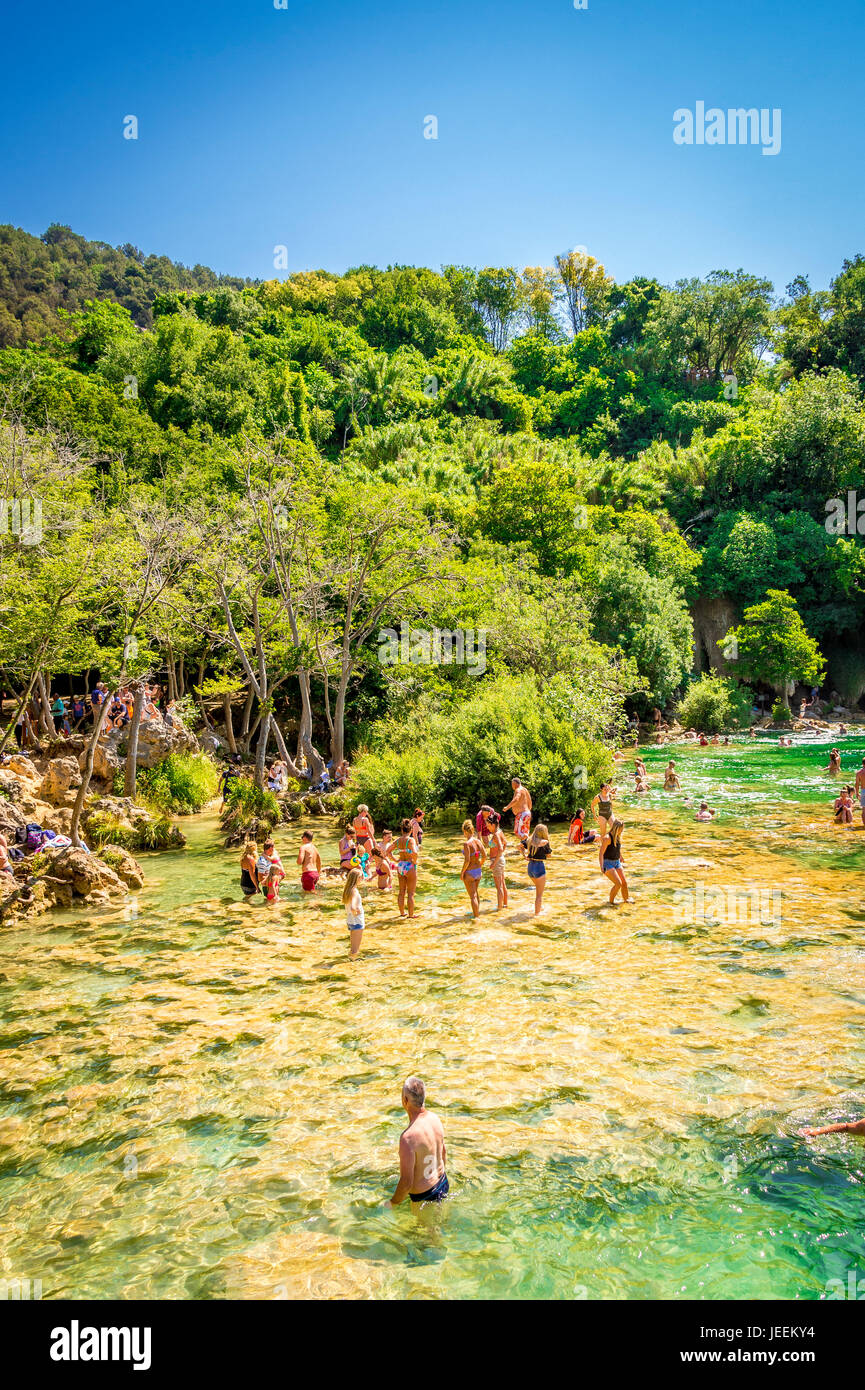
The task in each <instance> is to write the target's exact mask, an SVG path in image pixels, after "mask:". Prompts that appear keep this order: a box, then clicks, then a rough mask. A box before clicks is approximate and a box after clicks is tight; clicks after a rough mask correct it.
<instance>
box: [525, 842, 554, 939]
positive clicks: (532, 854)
mask: <svg viewBox="0 0 865 1390" xmlns="http://www.w3.org/2000/svg"><path fill="white" fill-rule="evenodd" d="M552 852H553V847H552V845H551V844H550V834H549V831H548V830H547V827H546V826H545V825H536V826H535V828H534V830H533V831H532V833H531V836H530V837H529V844H528V853H527V855H526V868H527V870H528V874H529V878H530V879H531V880H532V882H533V883H534V885H535V916H536V917H537V916H539V915H540V912H541V908H542V907H543V903H544V889H545V888H546V886H547V865H546V861H547V859H548V858H549V857H550V855H551V854H552Z"/></svg>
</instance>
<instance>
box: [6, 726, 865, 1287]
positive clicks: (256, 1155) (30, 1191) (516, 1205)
mask: <svg viewBox="0 0 865 1390" xmlns="http://www.w3.org/2000/svg"><path fill="white" fill-rule="evenodd" d="M841 746H842V749H843V753H844V777H843V779H842V780H843V781H845V782H846V781H852V776H853V770H854V769H855V767H856V766H858V765H859V762H860V761H861V757H862V755H863V753H865V739H860V740H859V741H858V742H857V741H856V740H855V739H850V740H846V741H844V742H843V743H842V744H841ZM828 747H829V745H828V744H819V745H816V746H815V745H814V744H812V743H808V744H807V745H804V746H802V747H796V748H794V749H792V750H782V749H779V748H777V747H774V748H773V747H771V746H767V745H760V746H757V747H755V746H754V744H753V743H737V744H736V745H735V746H734V747H732V748H730V749H720V748H714V749H704V750H698V749H683V748H681V747H676V748H675V749H674V750H673V756H674V757H675V759H676V762H677V765H678V766H679V767H680V774H681V776H682V781H683V788H684V791H685V792H686V793H690V794H691V796H692V797H695V798H696V799H697V801H699V799H700V797H701V796H703V795H705V796H706V798H707V799H708V800H709V801H710V803H711V804H712V805H713V806H716V807H718V809H719V813H720V814H719V817H718V819H717V821H716V822H715V823H713V824H711V825H701V824H697V823H695V822H694V820H693V811H694V807H693V805H691V806H690V807H689V806H686V805H685V803H684V800H683V798H682V797H678V796H674V797H671V796H669V795H665V794H664V793H662V792H660V791H659V790H658V789H657V780H658V779H657V773H658V770H659V768H660V767H661V766H662V765H663V764H664V763H665V762H666V760H667V757H668V756H669V751H668V750H667V749H658V750H650V751H648V752H647V754H646V760H647V763H648V764H649V771H650V777H652V779H653V782H654V783H655V786H654V787H653V791H652V792H651V794H650V795H649V796H646V797H642V798H634V797H633V796H629V795H624V788H625V786H627V784H628V783H627V780H626V779H625V777H624V776H620V778H619V781H620V784H621V786H622V787H623V796H622V799H621V802H620V808H621V810H622V812H623V815H624V819H625V822H626V827H627V829H626V841H625V843H626V863H627V866H628V872H629V876H630V878H631V882H632V887H633V889H634V893H635V902H634V905H633V907H631V908H627V909H619V910H618V911H613V912H610V911H609V910H605V909H604V908H603V906H602V904H603V901H604V897H605V890H604V886H603V883H602V881H601V880H600V878H599V876H598V874H597V866H596V864H595V863H594V862H593V858H592V856H591V854H590V853H583V854H582V855H580V854H578V853H577V852H575V851H568V850H567V849H566V848H565V847H564V844H563V833H562V831H561V830H560V829H559V828H557V829H556V832H555V833H554V836H553V843H554V851H555V852H554V856H553V859H552V861H551V864H550V871H549V887H548V889H547V900H548V910H547V912H546V913H545V915H544V916H543V917H541V918H540V919H535V918H534V917H533V916H532V915H531V913H530V910H529V899H530V894H529V890H528V884H527V880H526V879H525V876H524V873H523V871H522V868H521V866H520V865H519V864H518V862H514V863H513V864H512V872H511V874H510V875H509V884H510V888H511V895H512V902H511V905H510V906H509V908H508V909H506V910H505V911H504V912H503V913H501V914H495V913H493V912H492V911H491V910H490V909H491V907H492V905H493V904H494V898H493V897H492V895H491V889H490V885H489V883H488V882H486V883H485V884H484V889H483V898H484V912H483V914H482V916H481V918H480V920H479V922H478V923H477V924H474V923H472V921H471V919H470V918H468V917H467V915H466V911H465V899H464V896H463V895H462V890H461V889H460V887H459V884H458V883H457V882H456V880H455V870H456V867H457V864H458V838H459V837H458V836H456V837H455V836H454V835H453V833H451V832H450V831H447V832H446V831H444V830H441V831H437V832H431V833H430V835H429V836H428V837H427V841H426V844H425V850H426V856H425V860H424V865H423V871H422V874H421V883H420V891H419V902H420V910H421V916H420V918H419V920H418V922H417V923H416V924H411V925H409V924H406V923H400V921H399V919H398V917H396V914H395V912H394V909H393V905H392V903H391V902H390V901H389V900H387V899H381V898H376V897H375V895H370V897H369V899H368V904H367V915H368V919H369V920H370V921H371V923H372V926H371V928H370V930H369V931H368V932H367V933H366V940H365V942H364V954H363V958H362V960H361V962H360V963H359V964H358V965H356V966H349V964H348V963H347V960H346V941H345V935H344V917H343V913H342V909H341V906H340V905H339V903H338V900H337V894H336V893H335V892H334V891H333V890H332V889H328V890H325V893H324V896H323V898H322V900H321V901H320V902H315V903H313V902H311V901H310V900H309V899H307V898H305V897H304V896H303V895H302V894H301V893H300V890H299V888H298V887H297V886H296V885H295V883H294V881H293V877H292V875H291V874H290V877H289V880H288V883H287V885H286V888H285V895H284V901H283V902H282V903H281V904H280V906H279V907H278V908H277V909H267V908H266V907H265V905H264V904H263V903H261V904H257V905H256V906H253V907H250V906H248V905H245V904H241V903H239V902H238V900H237V898H238V894H237V874H238V870H237V866H236V863H235V859H236V856H235V855H228V856H227V855H225V854H224V853H223V852H222V851H221V850H220V849H219V848H218V845H217V842H216V839H215V833H214V823H213V821H212V820H211V819H210V818H207V817H204V818H200V819H198V820H197V821H196V822H195V823H193V824H191V825H190V826H189V830H190V848H189V849H188V851H186V852H185V853H184V854H182V855H174V856H169V855H165V856H155V857H151V858H149V859H148V860H147V861H146V863H145V868H146V871H147V873H148V884H147V887H146V889H145V891H144V892H142V893H141V894H139V895H138V898H137V899H136V900H135V901H133V902H131V903H129V904H127V905H126V906H125V907H124V908H123V909H122V910H121V911H106V912H102V913H100V914H94V915H93V916H91V917H90V918H86V917H84V916H82V915H81V914H80V913H75V912H69V913H63V914H58V915H57V917H56V918H54V919H52V920H51V921H50V922H42V923H39V924H35V925H33V926H30V927H21V928H15V929H10V930H8V931H6V932H4V934H3V936H2V938H0V1005H2V1017H3V1023H2V1029H0V1219H2V1221H3V1229H4V1243H3V1261H4V1270H5V1277H14V1276H18V1277H22V1278H23V1277H31V1278H41V1279H42V1283H43V1296H44V1297H46V1298H48V1297H92V1298H106V1297H173V1298H188V1297H192V1298H202V1297H217V1298H221V1297H227V1296H228V1297H235V1296H236V1297H262V1298H281V1297H295V1296H309V1295H310V1294H315V1295H319V1296H348V1297H361V1296H373V1297H420V1298H430V1297H432V1298H435V1297H486V1298H498V1297H555V1298H568V1299H572V1298H575V1297H576V1298H582V1297H587V1298H614V1299H615V1298H667V1299H675V1298H695V1297H696V1298H700V1297H702V1298H730V1297H740V1296H741V1297H745V1296H749V1297H756V1298H765V1299H773V1298H798V1299H806V1300H807V1299H814V1298H821V1297H825V1296H826V1292H827V1285H828V1281H829V1280H831V1279H835V1278H841V1279H846V1272H847V1271H848V1270H849V1269H858V1270H859V1277H860V1278H862V1277H865V1255H863V1246H862V1234H861V1219H862V1218H861V1212H862V1199H863V1185H865V1146H863V1144H862V1143H861V1141H856V1140H853V1139H850V1138H848V1137H843V1136H842V1137H835V1138H828V1139H822V1140H817V1141H811V1142H810V1143H806V1142H804V1141H803V1140H802V1139H801V1138H799V1137H798V1135H797V1130H798V1128H799V1127H800V1126H801V1125H802V1124H805V1123H819V1122H821V1121H828V1119H829V1118H835V1117H837V1116H842V1115H843V1116H844V1117H852V1116H853V1115H860V1114H862V1113H863V1111H865V937H863V924H865V912H863V902H862V886H863V876H862V868H863V865H865V833H863V832H862V831H860V830H855V829H854V830H841V829H839V828H837V827H834V826H832V825H831V824H829V820H828V812H827V806H828V803H829V802H830V801H831V799H832V798H833V796H834V783H831V782H830V781H829V779H828V778H826V777H825V775H823V774H821V773H820V772H819V770H818V769H819V766H820V764H821V763H825V762H826V761H827V760H828V759H827V756H826V754H827V750H828ZM317 835H318V838H319V839H321V840H323V841H324V842H325V850H324V857H325V859H326V861H328V862H334V861H335V858H336V856H335V853H334V845H335V839H336V837H335V835H330V834H325V832H323V831H322V830H321V829H319V830H318V831H317ZM296 839H297V831H296V830H294V831H291V830H289V831H287V834H286V837H285V844H284V845H283V846H282V848H283V857H284V859H285V861H286V864H287V866H288V865H290V864H291V861H292V858H293V853H292V851H293V850H294V849H295V848H296ZM700 883H703V884H704V886H705V889H706V891H707V892H708V891H709V890H710V889H712V888H714V887H718V886H720V887H722V888H723V889H724V890H725V891H726V892H727V893H729V891H730V886H731V885H733V886H735V887H736V889H737V890H738V889H739V888H741V889H742V890H743V891H745V892H748V891H751V890H753V889H754V888H755V887H768V888H769V889H770V890H774V891H775V892H776V893H778V894H779V895H780V896H779V899H778V902H779V904H780V906H779V907H778V910H777V911H776V912H774V913H773V915H772V918H771V920H770V921H767V922H762V921H755V920H754V919H753V917H751V918H747V917H746V919H745V920H739V918H738V917H737V916H736V915H735V913H734V914H733V918H732V920H731V919H729V918H728V919H727V920H724V919H723V916H721V917H718V916H717V915H715V916H713V915H712V914H711V913H710V914H708V915H706V916H695V917H694V918H693V919H692V920H687V921H683V920H680V918H681V913H680V914H679V916H677V909H676V908H675V903H676V901H677V899H676V895H677V894H679V895H681V894H682V892H683V891H689V892H690V891H692V890H693V889H695V887H696V886H697V885H698V884H700ZM409 1071H418V1072H420V1074H422V1075H424V1077H425V1078H426V1079H427V1081H428V1084H429V1087H430V1097H431V1103H432V1104H433V1106H434V1108H436V1109H437V1110H438V1111H439V1112H440V1113H441V1115H442V1117H443V1119H444V1122H445V1126H446V1132H447V1137H448V1145H449V1169H450V1173H451V1181H452V1189H453V1192H454V1197H453V1200H452V1201H450V1202H448V1203H447V1204H446V1205H445V1207H444V1209H443V1210H442V1211H430V1209H424V1211H423V1212H422V1214H421V1215H420V1216H418V1214H417V1212H416V1211H410V1210H407V1209H403V1210H400V1211H399V1212H397V1213H393V1212H391V1211H389V1210H388V1211H385V1210H383V1209H382V1206H381V1203H382V1202H383V1199H384V1198H385V1197H386V1196H387V1195H388V1194H389V1192H390V1191H391V1190H392V1188H393V1185H394V1183H395V1155H396V1143H397V1139H398V1135H399V1131H400V1128H401V1123H400V1117H401V1112H400V1111H399V1110H398V1106H397V1101H398V1095H399V1087H400V1083H401V1080H402V1077H403V1076H404V1075H406V1074H407V1073H408V1072H409Z"/></svg>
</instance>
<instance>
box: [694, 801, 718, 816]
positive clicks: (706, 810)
mask: <svg viewBox="0 0 865 1390" xmlns="http://www.w3.org/2000/svg"><path fill="white" fill-rule="evenodd" d="M715 814H716V813H715V811H713V810H712V808H711V806H709V804H708V802H706V801H701V802H700V809H699V811H698V812H697V814H696V815H695V817H694V820H714V819H715Z"/></svg>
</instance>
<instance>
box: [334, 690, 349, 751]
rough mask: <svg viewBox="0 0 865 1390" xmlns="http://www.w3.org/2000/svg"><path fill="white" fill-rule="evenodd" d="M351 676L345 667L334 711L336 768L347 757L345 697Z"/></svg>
mask: <svg viewBox="0 0 865 1390" xmlns="http://www.w3.org/2000/svg"><path fill="white" fill-rule="evenodd" d="M349 675H350V668H348V669H347V668H346V667H343V670H342V674H341V676H340V678H339V689H338V690H337V692H336V705H335V707H334V711H333V765H334V767H335V768H336V767H337V766H338V765H339V763H341V762H342V760H343V758H344V757H345V696H346V691H347V689H348V678H349Z"/></svg>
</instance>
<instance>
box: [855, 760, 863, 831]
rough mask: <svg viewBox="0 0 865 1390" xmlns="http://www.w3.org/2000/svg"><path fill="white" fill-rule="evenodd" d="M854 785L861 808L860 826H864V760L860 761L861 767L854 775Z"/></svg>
mask: <svg viewBox="0 0 865 1390" xmlns="http://www.w3.org/2000/svg"><path fill="white" fill-rule="evenodd" d="M854 785H855V789H856V791H857V792H858V794H859V805H860V807H861V808H862V824H863V825H865V758H863V759H862V766H861V767H860V769H859V771H858V772H857V773H856V781H855V784H854Z"/></svg>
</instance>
